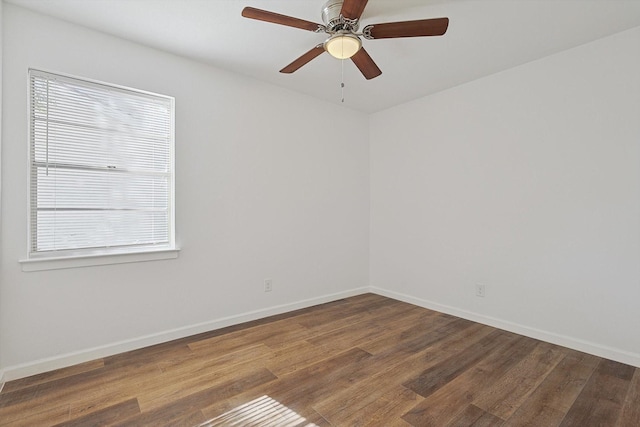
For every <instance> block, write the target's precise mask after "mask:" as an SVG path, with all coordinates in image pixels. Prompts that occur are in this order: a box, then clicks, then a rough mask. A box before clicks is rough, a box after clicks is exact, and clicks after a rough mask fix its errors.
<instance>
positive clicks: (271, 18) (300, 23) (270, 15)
mask: <svg viewBox="0 0 640 427" xmlns="http://www.w3.org/2000/svg"><path fill="white" fill-rule="evenodd" d="M242 16H244V17H245V18H251V19H257V20H258V21H265V22H272V23H274V24H280V25H286V26H287V27H294V28H301V29H303V30H308V31H316V30H317V29H318V28H322V26H321V25H320V24H316V23H314V22H311V21H305V20H304V19H298V18H294V17H292V16H287V15H280V14H279V13H275V12H269V11H268V10H262V9H256V8H255V7H245V8H244V9H242Z"/></svg>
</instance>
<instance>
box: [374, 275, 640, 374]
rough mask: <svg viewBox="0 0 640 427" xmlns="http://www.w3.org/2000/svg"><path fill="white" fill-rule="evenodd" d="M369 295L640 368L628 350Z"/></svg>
mask: <svg viewBox="0 0 640 427" xmlns="http://www.w3.org/2000/svg"><path fill="white" fill-rule="evenodd" d="M369 291H370V292H372V293H374V294H378V295H382V296H385V297H388V298H393V299H396V300H400V301H403V302H407V303H409V304H413V305H417V306H419V307H423V308H428V309H430V310H434V311H439V312H441V313H446V314H450V315H452V316H456V317H461V318H463V319H467V320H471V321H474V322H478V323H482V324H484V325H489V326H493V327H494V328H498V329H502V330H505V331H509V332H513V333H516V334H519V335H524V336H526V337H530V338H535V339H537V340H541V341H546V342H549V343H551V344H556V345H560V346H562V347H567V348H571V349H573V350H578V351H582V352H584V353H589V354H592V355H594V356H598V357H603V358H605V359H610V360H615V361H616V362H620V363H626V364H627V365H632V366H635V367H638V368H640V354H635V353H630V352H627V351H624V350H620V349H616V348H612V347H607V346H603V345H600V344H596V343H593V342H589V341H584V340H580V339H577V338H572V337H568V336H565V335H559V334H555V333H553V332H549V331H543V330H540V329H536V328H531V327H529V326H525V325H520V324H517V323H513V322H509V321H506V320H502V319H496V318H494V317H490V316H485V315H482V314H478V313H474V312H471V311H467V310H461V309H459V308H456V307H451V306H448V305H442V304H438V303H435V302H432V301H428V300H424V299H421V298H416V297H413V296H410V295H405V294H402V293H398V292H394V291H389V290H386V289H381V288H377V287H371V288H369Z"/></svg>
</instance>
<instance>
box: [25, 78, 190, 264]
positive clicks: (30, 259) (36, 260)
mask: <svg viewBox="0 0 640 427" xmlns="http://www.w3.org/2000/svg"><path fill="white" fill-rule="evenodd" d="M34 75H35V76H43V77H46V76H53V77H54V78H55V77H60V78H62V79H72V80H77V81H78V82H79V83H84V84H88V85H90V86H93V87H104V88H107V90H108V89H113V90H114V91H115V92H116V93H122V92H125V93H127V94H128V95H132V94H133V95H140V96H141V97H145V98H149V97H151V98H154V99H157V100H162V101H163V102H167V101H168V103H169V105H170V119H169V121H170V123H169V132H168V133H169V135H168V136H169V138H170V141H169V147H168V148H169V150H168V156H169V158H168V162H169V171H168V191H167V196H168V205H169V206H168V207H167V216H168V221H167V227H168V230H167V232H168V233H167V234H168V236H167V237H168V242H167V243H163V244H140V245H133V246H127V245H120V246H114V247H108V246H106V247H98V248H80V247H78V248H72V249H62V250H53V251H35V250H34V249H35V242H34V239H35V238H36V234H35V233H37V230H33V227H34V226H36V225H35V224H33V222H32V220H34V218H33V212H34V209H37V202H36V200H35V198H36V197H37V188H34V187H32V184H33V185H34V186H35V185H37V183H34V182H33V173H34V171H33V169H34V167H36V166H35V163H36V161H34V155H35V152H36V151H35V150H36V147H35V145H36V144H35V143H34V137H35V136H34V128H35V127H34V123H33V120H34V119H33V109H34V104H33V96H32V95H33V93H32V92H33V87H32V76H34ZM27 84H28V91H27V93H28V102H27V114H28V120H27V126H28V145H29V147H28V150H27V161H28V168H27V257H26V259H23V260H20V261H19V262H20V263H21V264H22V269H23V271H38V270H49V269H58V268H71V267H84V266H89V265H105V264H116V263H128V262H139V261H150V260H156V259H171V258H177V256H178V251H179V249H178V248H177V246H176V231H175V210H176V209H175V163H176V162H175V98H174V97H172V96H167V95H162V94H158V93H154V92H149V91H144V90H140V89H135V88H131V87H126V86H121V85H117V84H112V83H106V82H103V81H98V80H94V79H88V78H84V77H77V76H73V75H69V74H65V73H59V72H52V71H46V70H42V69H37V68H29V69H28V73H27ZM88 166H90V165H88ZM34 192H36V194H35V195H34ZM34 204H35V206H34Z"/></svg>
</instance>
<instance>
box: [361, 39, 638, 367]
mask: <svg viewBox="0 0 640 427" xmlns="http://www.w3.org/2000/svg"><path fill="white" fill-rule="evenodd" d="M639 52H640V28H635V29H632V30H630V31H626V32H623V33H619V34H617V35H614V36H611V37H607V38H604V39H600V40H598V41H595V42H593V43H589V44H587V45H583V46H580V47H578V48H575V49H572V50H569V51H565V52H563V53H560V54H557V55H554V56H550V57H547V58H544V59H542V60H539V61H535V62H532V63H529V64H525V65H523V66H520V67H517V68H514V69H511V70H508V71H505V72H502V73H499V74H496V75H493V76H490V77H487V78H484V79H481V80H477V81H474V82H471V83H469V84H465V85H463V86H459V87H456V88H454V89H451V90H448V91H445V92H441V93H438V94H436V95H433V96H429V97H427V98H423V99H420V100H417V101H415V102H411V103H408V104H404V105H401V106H399V107H397V108H393V109H390V110H387V111H383V112H380V113H378V114H374V115H372V116H371V118H370V122H371V124H370V134H371V138H370V159H371V171H370V173H371V190H370V191H371V234H370V241H371V244H370V245H371V246H370V283H371V285H372V286H373V287H374V289H377V290H378V291H380V292H381V293H384V294H387V295H391V296H395V297H400V298H403V299H406V300H409V301H412V302H417V303H418V304H422V305H424V306H429V307H434V308H437V309H440V310H443V311H448V312H450V313H454V314H457V315H461V316H463V317H468V318H472V319H475V320H480V321H484V322H485V323H489V324H494V325H497V326H500V327H504V328H506V329H511V330H514V331H516V332H520V333H524V334H528V335H531V336H536V337H540V338H543V339H547V340H549V341H552V342H557V343H561V344H564V345H568V346H570V347H574V348H579V349H582V350H587V351H590V352H593V353H596V354H600V355H603V356H606V357H610V358H614V359H617V360H620V361H625V362H627V363H632V364H635V365H636V366H640V333H638V326H639V325H640V306H639V304H640V271H639V269H640V267H639V266H640V262H639V260H640V55H639V54H638V53H639ZM477 283H480V284H484V285H485V286H486V297H485V298H478V297H476V296H475V285H476V284H477Z"/></svg>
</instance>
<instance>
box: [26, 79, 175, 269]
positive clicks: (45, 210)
mask: <svg viewBox="0 0 640 427" xmlns="http://www.w3.org/2000/svg"><path fill="white" fill-rule="evenodd" d="M29 81H30V113H31V115H30V131H29V135H30V136H29V139H30V174H29V205H30V209H29V258H30V259H37V258H65V257H66V258H69V257H79V256H95V255H109V254H123V253H139V252H147V251H159V250H173V249H175V232H174V196H173V195H174V155H173V152H174V130H173V127H174V99H173V98H171V97H168V96H163V95H156V94H152V93H147V92H142V91H138V90H133V89H128V88H123V87H118V86H113V85H108V84H105V83H99V82H94V81H86V80H81V79H77V78H72V77H68V76H62V75H57V74H52V73H48V72H43V71H38V70H29Z"/></svg>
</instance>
